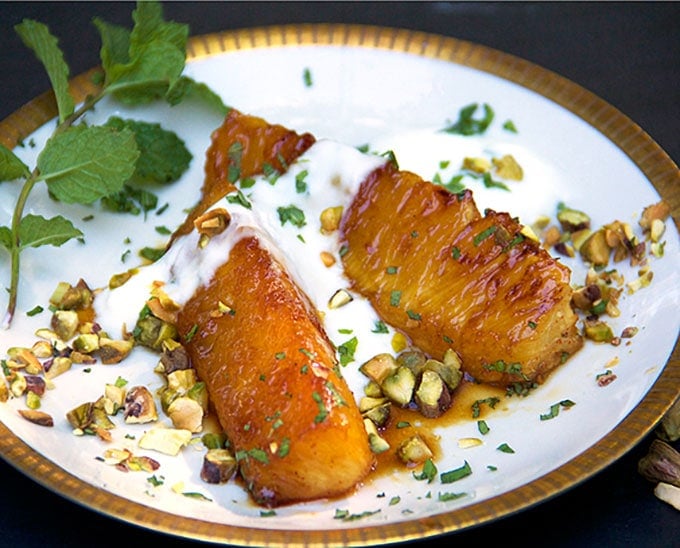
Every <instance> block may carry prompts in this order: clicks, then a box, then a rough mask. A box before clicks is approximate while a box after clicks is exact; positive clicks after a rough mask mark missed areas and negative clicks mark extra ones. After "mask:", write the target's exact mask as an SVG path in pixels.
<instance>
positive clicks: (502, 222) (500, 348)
mask: <svg viewBox="0 0 680 548" xmlns="http://www.w3.org/2000/svg"><path fill="white" fill-rule="evenodd" d="M521 228H522V227H521V226H520V225H519V224H518V223H517V222H516V221H515V220H513V219H512V218H511V217H510V216H509V215H508V214H506V213H496V212H493V211H487V212H486V215H485V216H484V217H482V216H481V215H480V213H479V211H478V210H477V208H476V206H475V204H474V201H473V199H472V194H471V193H470V192H469V191H466V192H464V193H461V194H457V195H454V194H450V193H449V192H448V191H446V190H445V189H443V188H442V187H440V186H437V185H434V184H431V183H427V182H425V181H423V180H421V179H420V178H419V177H418V176H416V175H414V174H412V173H407V172H401V171H398V170H397V169H396V168H395V167H394V165H393V164H386V165H385V167H383V168H381V169H378V170H376V171H375V172H373V173H372V174H371V176H370V177H369V178H368V179H367V180H366V181H365V182H364V183H363V184H362V185H361V187H360V189H359V191H358V193H357V195H356V196H355V197H354V199H353V201H352V203H351V205H350V207H349V209H348V210H347V212H346V214H345V216H344V217H343V220H342V224H341V230H342V232H343V238H344V242H343V243H344V245H345V249H346V250H347V252H346V253H345V254H344V255H343V257H342V261H343V264H344V267H345V273H346V274H347V276H348V277H349V278H350V280H351V281H352V284H353V287H354V289H355V290H356V291H358V292H359V293H361V294H363V295H364V296H366V297H367V298H369V299H370V301H371V303H372V304H373V306H374V308H375V309H376V311H377V312H378V314H379V315H380V316H381V318H382V319H383V320H384V321H385V322H387V323H389V324H391V325H392V326H394V327H395V328H397V329H399V330H400V331H402V332H403V333H404V334H406V335H407V336H408V337H409V338H410V339H411V341H412V343H413V344H414V345H415V346H417V347H418V348H420V349H421V350H423V351H424V352H426V353H427V354H430V355H432V356H435V357H439V356H442V355H443V354H444V352H445V351H446V350H447V349H448V348H453V349H455V350H456V352H458V354H459V355H460V357H461V359H462V364H463V365H462V367H463V370H464V371H465V372H467V373H468V374H470V375H472V376H473V377H474V378H475V379H477V380H478V381H482V382H489V383H493V384H499V385H509V384H512V383H515V382H521V383H528V382H541V381H542V380H543V379H544V378H545V376H546V374H548V373H549V372H550V371H551V370H553V369H554V368H555V367H556V366H558V365H559V364H560V363H562V362H563V361H564V360H565V359H566V357H568V356H569V355H571V354H573V353H574V352H575V351H577V350H578V349H579V348H580V347H581V346H582V338H581V336H580V335H579V333H578V330H577V328H576V321H577V316H576V315H575V314H574V312H573V310H572V309H571V305H570V300H571V287H570V285H569V276H570V273H569V270H568V269H567V268H566V267H565V266H564V265H562V264H560V263H558V262H557V261H556V260H555V259H553V258H552V257H551V256H550V255H549V254H548V253H547V252H546V251H545V250H544V249H542V248H541V247H540V246H539V245H538V244H537V243H536V242H534V241H533V240H531V239H529V238H525V237H524V236H523V235H522V234H521Z"/></svg>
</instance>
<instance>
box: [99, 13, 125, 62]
mask: <svg viewBox="0 0 680 548" xmlns="http://www.w3.org/2000/svg"><path fill="white" fill-rule="evenodd" d="M92 22H93V23H94V26H95V27H97V30H98V31H99V36H100V38H101V41H102V47H101V50H100V51H99V57H100V58H101V61H102V67H103V68H104V72H105V73H108V72H109V71H110V70H111V68H112V67H113V66H114V65H117V64H122V65H124V64H126V63H129V62H130V30H129V29H126V28H125V27H121V26H118V25H112V24H111V23H107V22H106V21H104V20H103V19H100V18H99V17H95V18H94V19H93V20H92Z"/></svg>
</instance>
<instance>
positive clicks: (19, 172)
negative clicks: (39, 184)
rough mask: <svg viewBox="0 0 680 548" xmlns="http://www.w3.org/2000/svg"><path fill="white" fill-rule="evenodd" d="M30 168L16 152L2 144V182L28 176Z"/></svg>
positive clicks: (0, 174)
mask: <svg viewBox="0 0 680 548" xmlns="http://www.w3.org/2000/svg"><path fill="white" fill-rule="evenodd" d="M29 175H30V170H29V169H28V166H27V165H26V164H24V163H23V162H22V161H21V160H19V158H17V156H16V154H14V152H12V151H11V150H10V149H8V148H7V147H5V146H3V145H2V144H0V182H2V181H13V180H14V179H19V178H20V177H28V176H29Z"/></svg>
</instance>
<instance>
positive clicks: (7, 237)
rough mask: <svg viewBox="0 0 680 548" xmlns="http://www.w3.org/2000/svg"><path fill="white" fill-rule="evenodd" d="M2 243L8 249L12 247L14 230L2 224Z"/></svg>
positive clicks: (0, 231)
mask: <svg viewBox="0 0 680 548" xmlns="http://www.w3.org/2000/svg"><path fill="white" fill-rule="evenodd" d="M0 245H2V247H4V248H5V249H7V251H9V250H11V249H12V231H11V230H10V229H9V228H8V227H6V226H0Z"/></svg>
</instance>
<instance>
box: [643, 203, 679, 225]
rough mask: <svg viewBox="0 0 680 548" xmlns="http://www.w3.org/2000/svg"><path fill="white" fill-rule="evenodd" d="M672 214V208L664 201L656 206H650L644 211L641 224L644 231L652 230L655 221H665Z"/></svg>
mask: <svg viewBox="0 0 680 548" xmlns="http://www.w3.org/2000/svg"><path fill="white" fill-rule="evenodd" d="M670 213H671V207H670V205H669V204H668V203H666V202H664V201H663V200H662V201H660V202H657V203H655V204H651V205H648V206H647V207H645V208H644V209H643V210H642V215H641V216H640V221H639V224H640V226H641V227H642V229H643V230H651V228H652V223H653V222H654V220H655V219H659V220H661V221H665V220H666V219H667V218H668V216H669V215H670Z"/></svg>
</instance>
